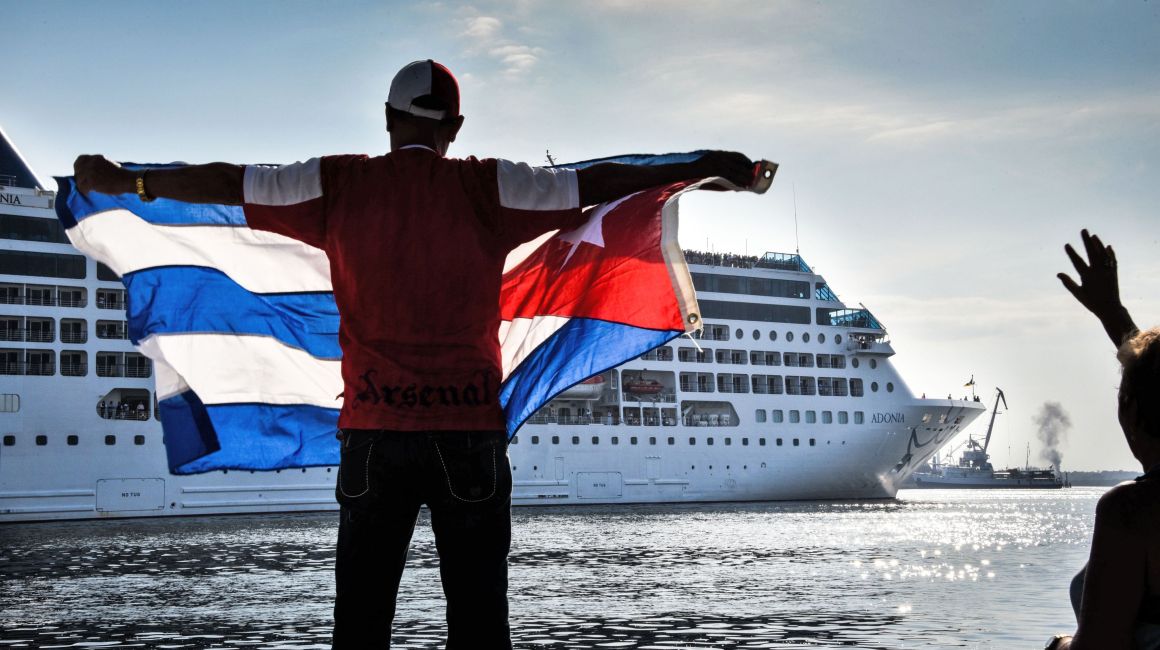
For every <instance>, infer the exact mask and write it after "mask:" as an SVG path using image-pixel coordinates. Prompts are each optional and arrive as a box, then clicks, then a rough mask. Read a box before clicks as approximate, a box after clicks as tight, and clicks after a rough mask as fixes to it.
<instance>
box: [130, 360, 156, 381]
mask: <svg viewBox="0 0 1160 650" xmlns="http://www.w3.org/2000/svg"><path fill="white" fill-rule="evenodd" d="M152 374H153V368H151V367H150V366H149V364H145V365H143V366H126V367H125V376H126V377H134V378H137V379H144V378H146V377H149V376H151V375H152Z"/></svg>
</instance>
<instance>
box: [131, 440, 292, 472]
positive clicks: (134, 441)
mask: <svg viewBox="0 0 1160 650" xmlns="http://www.w3.org/2000/svg"><path fill="white" fill-rule="evenodd" d="M133 444H135V445H138V446H140V445H143V444H145V436H143V435H141V434H139V433H138V434H137V435H135V436H133ZM302 469H303V471H305V470H306V468H305V467H304V468H302Z"/></svg>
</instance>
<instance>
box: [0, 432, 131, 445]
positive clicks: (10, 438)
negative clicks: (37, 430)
mask: <svg viewBox="0 0 1160 650" xmlns="http://www.w3.org/2000/svg"><path fill="white" fill-rule="evenodd" d="M80 441H81V439H80V436H77V435H76V434H70V435H67V436H65V438H64V442H65V444H66V445H68V446H70V447H75V446H77V445H79V444H80ZM33 442H35V443H36V446H38V447H46V446H48V442H49V438H48V436H47V435H45V434H43V433H41V434H38V435H36V437H34V438H33ZM105 444H106V445H108V446H110V447H112V446H113V445H115V444H117V436H115V435H113V434H109V435H106V436H105ZM133 444H134V445H143V444H145V436H144V435H141V434H137V435H135V436H133ZM4 446H5V447H15V446H16V435H15V434H12V433H8V434H5V435H4Z"/></svg>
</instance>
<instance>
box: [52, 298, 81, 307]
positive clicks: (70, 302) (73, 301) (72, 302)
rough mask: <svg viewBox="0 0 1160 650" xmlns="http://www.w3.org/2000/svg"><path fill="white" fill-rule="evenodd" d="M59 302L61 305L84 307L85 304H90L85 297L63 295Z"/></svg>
mask: <svg viewBox="0 0 1160 650" xmlns="http://www.w3.org/2000/svg"><path fill="white" fill-rule="evenodd" d="M58 302H60V306H61V307H84V306H85V305H87V304H88V301H87V300H85V299H84V298H63V297H62V298H60V299H59V301H58Z"/></svg>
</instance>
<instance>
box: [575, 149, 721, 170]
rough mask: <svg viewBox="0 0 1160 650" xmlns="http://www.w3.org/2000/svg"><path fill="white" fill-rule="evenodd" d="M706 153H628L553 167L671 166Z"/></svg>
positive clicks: (692, 159)
mask: <svg viewBox="0 0 1160 650" xmlns="http://www.w3.org/2000/svg"><path fill="white" fill-rule="evenodd" d="M706 153H708V151H707V150H704V149H702V150H699V151H690V152H688V153H666V154H651V153H630V154H624V155H620V156H609V157H608V158H596V159H595V160H582V161H580V162H574V163H564V164H562V165H555V167H562V168H565V169H584V168H585V167H591V166H592V165H599V164H600V163H620V164H622V165H671V164H675V163H687V162H693V161H694V160H697V159H698V158H700V157H701V156H703V155H705V154H706Z"/></svg>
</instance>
